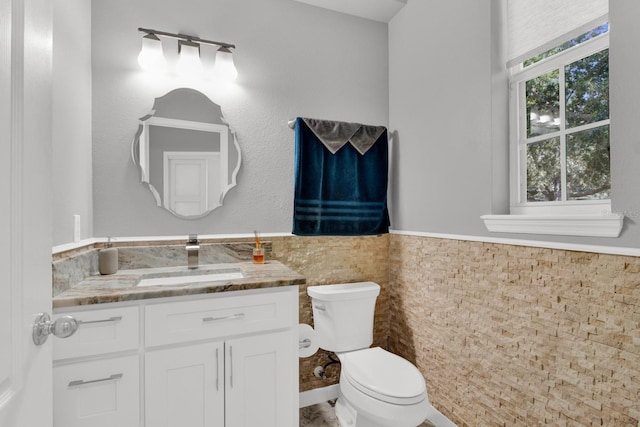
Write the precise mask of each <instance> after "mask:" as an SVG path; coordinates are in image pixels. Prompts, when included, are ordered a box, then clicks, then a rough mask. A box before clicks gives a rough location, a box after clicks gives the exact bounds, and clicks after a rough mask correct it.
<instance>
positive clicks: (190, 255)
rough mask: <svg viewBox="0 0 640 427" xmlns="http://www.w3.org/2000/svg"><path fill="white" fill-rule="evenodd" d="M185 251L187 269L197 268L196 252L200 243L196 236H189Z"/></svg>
mask: <svg viewBox="0 0 640 427" xmlns="http://www.w3.org/2000/svg"><path fill="white" fill-rule="evenodd" d="M186 249H187V265H188V266H189V268H198V250H199V249H200V242H198V235H197V234H189V240H187V246H186Z"/></svg>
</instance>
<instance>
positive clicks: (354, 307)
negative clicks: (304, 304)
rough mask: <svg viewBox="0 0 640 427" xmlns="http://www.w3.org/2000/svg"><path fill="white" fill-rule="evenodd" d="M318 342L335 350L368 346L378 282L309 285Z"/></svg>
mask: <svg viewBox="0 0 640 427" xmlns="http://www.w3.org/2000/svg"><path fill="white" fill-rule="evenodd" d="M307 294H309V296H310V297H311V303H312V306H313V324H314V329H315V331H316V334H317V336H318V345H319V346H320V348H322V349H324V350H329V351H334V352H344V351H353V350H359V349H363V348H368V347H369V346H370V345H371V343H372V342H373V315H374V311H375V306H376V298H377V297H378V294H380V285H378V284H377V283H374V282H358V283H345V284H339V285H322V286H309V287H308V288H307Z"/></svg>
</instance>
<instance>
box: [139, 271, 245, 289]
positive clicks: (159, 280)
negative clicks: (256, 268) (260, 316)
mask: <svg viewBox="0 0 640 427" xmlns="http://www.w3.org/2000/svg"><path fill="white" fill-rule="evenodd" d="M243 277H244V274H242V272H241V271H239V270H238V271H224V272H219V273H202V274H198V273H195V274H186V275H181V276H171V277H149V278H144V277H143V279H142V280H140V282H138V286H171V285H192V284H194V283H207V282H225V281H228V280H233V279H242V278H243Z"/></svg>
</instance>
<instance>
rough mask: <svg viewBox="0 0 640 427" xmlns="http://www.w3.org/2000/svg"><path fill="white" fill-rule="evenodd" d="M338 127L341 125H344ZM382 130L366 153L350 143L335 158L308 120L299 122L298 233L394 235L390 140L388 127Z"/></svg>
mask: <svg viewBox="0 0 640 427" xmlns="http://www.w3.org/2000/svg"><path fill="white" fill-rule="evenodd" d="M325 123H327V122H325ZM336 123H337V124H338V126H339V124H340V123H341V122H336ZM349 125H353V124H349ZM368 128H373V127H368ZM380 130H381V131H382V132H381V133H380V134H379V136H377V140H376V141H375V143H374V144H372V145H371V146H370V148H368V149H367V151H366V152H365V153H364V154H361V153H359V152H358V150H357V149H356V148H354V146H353V145H352V144H350V143H349V144H344V145H343V146H342V147H341V148H339V149H338V150H337V151H336V153H335V154H332V153H331V152H330V151H329V150H328V149H327V147H326V146H325V145H324V144H323V142H322V141H321V140H320V138H318V136H317V135H316V134H315V133H314V132H313V130H312V129H310V128H309V126H308V125H307V123H305V119H302V118H300V117H298V118H297V119H296V126H295V138H296V141H295V164H294V173H295V183H294V186H295V188H294V214H293V234H297V235H301V236H328V235H333V236H361V235H376V234H382V233H388V232H389V214H388V211H387V182H388V156H389V153H388V141H387V130H386V128H380Z"/></svg>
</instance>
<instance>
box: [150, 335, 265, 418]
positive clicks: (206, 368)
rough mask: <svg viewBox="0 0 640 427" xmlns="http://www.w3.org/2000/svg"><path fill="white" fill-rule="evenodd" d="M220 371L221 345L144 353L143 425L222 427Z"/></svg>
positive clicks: (221, 362)
mask: <svg viewBox="0 0 640 427" xmlns="http://www.w3.org/2000/svg"><path fill="white" fill-rule="evenodd" d="M223 369H224V345H223V344H222V343H207V344H199V345H190V346H184V347H180V348H172V349H166V350H158V351H149V352H147V353H146V354H145V420H146V421H145V425H146V426H148V427H223V426H224V371H223ZM257 425H259V424H257Z"/></svg>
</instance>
